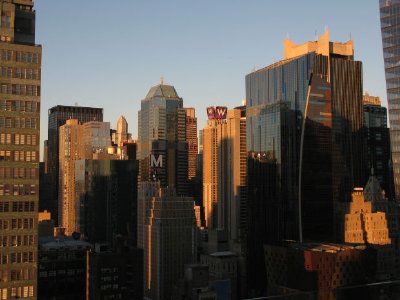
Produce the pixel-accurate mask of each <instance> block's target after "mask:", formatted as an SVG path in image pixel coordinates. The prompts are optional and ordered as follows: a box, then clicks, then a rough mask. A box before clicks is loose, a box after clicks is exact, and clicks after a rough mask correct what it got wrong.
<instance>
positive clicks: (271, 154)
mask: <svg viewBox="0 0 400 300" xmlns="http://www.w3.org/2000/svg"><path fill="white" fill-rule="evenodd" d="M246 118H247V150H248V151H249V162H248V180H247V182H248V203H249V206H248V212H247V213H248V228H249V231H248V239H247V242H248V245H247V249H248V254H247V256H248V271H249V273H248V275H249V276H248V284H249V289H253V290H255V291H262V290H263V289H265V269H264V266H263V265H261V264H260V263H259V261H260V260H261V259H262V246H263V245H264V244H276V243H278V242H280V241H282V240H286V239H291V240H300V241H303V240H319V241H321V240H322V241H332V240H334V239H338V240H342V239H343V236H341V235H342V234H343V232H342V231H340V230H339V228H340V229H341V227H340V226H342V224H343V218H344V215H343V214H339V213H336V211H338V210H339V208H340V207H341V202H343V201H344V202H348V201H350V199H351V192H352V188H353V187H354V186H363V185H364V184H365V177H366V174H365V171H364V166H363V164H364V161H365V154H364V148H363V131H362V128H363V110H362V64H361V62H359V61H355V60H354V48H353V41H348V42H346V43H336V42H335V43H334V42H330V41H329V32H326V33H324V34H323V35H322V36H321V38H320V39H319V40H318V41H313V42H307V43H305V44H302V45H297V44H295V43H294V42H292V41H290V40H288V39H286V40H285V42H284V60H282V61H279V62H277V63H275V64H272V65H270V66H267V67H265V68H263V69H260V70H257V71H255V72H253V73H251V74H248V75H247V76H246ZM334 216H335V217H334Z"/></svg>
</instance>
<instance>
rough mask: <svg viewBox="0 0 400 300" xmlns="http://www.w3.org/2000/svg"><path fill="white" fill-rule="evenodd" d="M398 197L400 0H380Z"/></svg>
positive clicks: (397, 197)
mask: <svg viewBox="0 0 400 300" xmlns="http://www.w3.org/2000/svg"><path fill="white" fill-rule="evenodd" d="M379 7H380V17H381V32H382V45H383V59H384V63H385V75H386V92H387V100H388V105H389V121H390V141H391V148H392V161H393V175H394V186H395V195H396V199H397V200H398V199H400V122H399V118H400V117H399V116H400V105H399V104H400V81H399V77H400V76H399V68H400V67H399V62H400V54H399V49H400V42H399V39H398V37H399V32H398V30H397V27H398V26H399V24H400V1H399V0H390V1H388V0H379Z"/></svg>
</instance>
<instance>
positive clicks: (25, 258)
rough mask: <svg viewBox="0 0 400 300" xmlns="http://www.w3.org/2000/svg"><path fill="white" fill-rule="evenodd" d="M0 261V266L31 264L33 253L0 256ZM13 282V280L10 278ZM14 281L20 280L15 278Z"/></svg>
mask: <svg viewBox="0 0 400 300" xmlns="http://www.w3.org/2000/svg"><path fill="white" fill-rule="evenodd" d="M0 261H1V263H2V264H10V263H11V264H20V263H29V262H33V261H34V259H33V252H18V253H11V254H3V255H0ZM11 280H12V281H13V279H12V278H11ZM14 280H20V278H18V277H17V278H15V279H14Z"/></svg>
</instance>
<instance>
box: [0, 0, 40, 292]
mask: <svg viewBox="0 0 400 300" xmlns="http://www.w3.org/2000/svg"><path fill="white" fill-rule="evenodd" d="M0 4H1V8H0V13H1V28H0V67H1V79H0V86H1V90H0V132H1V133H0V232H1V234H0V243H1V247H2V250H1V264H0V278H2V280H1V282H0V298H1V299H15V298H23V297H24V298H26V299H36V298H37V291H36V288H37V212H38V204H39V203H38V197H39V133H40V130H39V128H40V83H41V75H40V74H41V61H42V57H41V56H42V47H41V46H40V45H36V44H35V18H36V12H35V10H34V9H33V1H31V0H25V1H17V0H2V1H0ZM7 229H8V230H7Z"/></svg>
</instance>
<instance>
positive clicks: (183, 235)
mask: <svg viewBox="0 0 400 300" xmlns="http://www.w3.org/2000/svg"><path fill="white" fill-rule="evenodd" d="M138 193H139V195H138V247H139V248H141V249H143V250H144V291H145V296H146V297H148V298H150V299H159V300H163V299H170V298H171V295H172V292H173V288H174V286H175V285H176V284H177V283H178V279H180V278H183V275H184V266H185V264H189V263H192V262H193V260H194V257H195V252H194V251H195V248H196V246H195V226H196V218H195V213H194V201H193V198H191V197H182V196H177V195H176V193H175V192H174V191H173V189H168V188H167V189H163V188H161V186H160V183H159V182H140V183H139V192H138Z"/></svg>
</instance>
